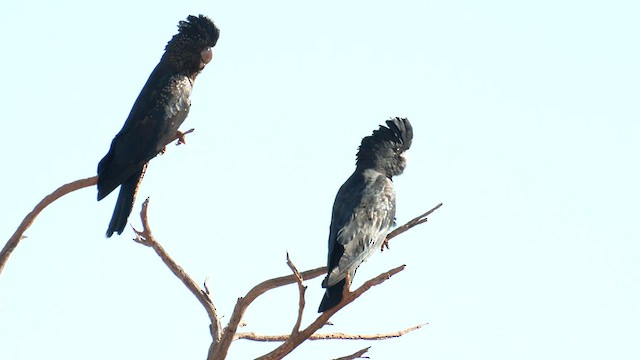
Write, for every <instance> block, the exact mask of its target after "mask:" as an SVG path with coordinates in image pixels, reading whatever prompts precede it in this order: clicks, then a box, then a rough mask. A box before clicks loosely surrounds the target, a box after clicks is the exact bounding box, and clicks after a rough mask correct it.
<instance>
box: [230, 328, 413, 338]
mask: <svg viewBox="0 0 640 360" xmlns="http://www.w3.org/2000/svg"><path fill="white" fill-rule="evenodd" d="M425 325H426V324H420V325H416V326H412V327H410V328H407V329H404V330H400V331H394V332H389V333H379V334H346V333H342V332H334V333H326V334H312V335H311V336H309V337H308V338H307V340H384V339H391V338H396V337H400V336H402V335H404V334H407V333H410V332H412V331H415V330H418V329H420V328H421V327H423V326H425ZM290 336H291V335H290V334H283V335H259V334H256V333H254V332H242V333H237V334H236V336H235V338H236V339H237V340H240V339H243V340H251V341H261V342H281V341H286V340H287V339H288V338H289V337H290Z"/></svg>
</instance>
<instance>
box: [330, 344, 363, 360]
mask: <svg viewBox="0 0 640 360" xmlns="http://www.w3.org/2000/svg"><path fill="white" fill-rule="evenodd" d="M369 349H371V346H369V347H366V348H364V349H362V350H358V351H356V352H354V353H353V354H351V355H347V356H343V357H339V358H336V359H333V360H354V359H369V357H368V356H362V355H364V354H366V353H367V351H369Z"/></svg>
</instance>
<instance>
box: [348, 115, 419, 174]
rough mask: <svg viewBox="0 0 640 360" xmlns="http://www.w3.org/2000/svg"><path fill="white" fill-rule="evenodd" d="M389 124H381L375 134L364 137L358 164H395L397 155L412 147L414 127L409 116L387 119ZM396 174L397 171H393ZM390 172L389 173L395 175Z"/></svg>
mask: <svg viewBox="0 0 640 360" xmlns="http://www.w3.org/2000/svg"><path fill="white" fill-rule="evenodd" d="M386 124H387V126H383V125H380V128H379V129H378V130H374V131H373V134H371V135H370V136H367V137H365V138H363V139H362V142H361V143H360V147H359V148H358V153H357V154H356V158H357V160H356V164H357V165H358V166H360V167H372V168H380V167H384V168H388V167H389V166H387V165H393V163H394V161H392V159H394V158H395V157H397V156H399V155H400V154H402V153H403V152H405V151H406V150H408V149H409V148H410V147H411V141H412V140H413V128H412V127H411V123H409V120H408V119H407V118H399V117H395V118H392V119H390V120H387V121H386ZM393 172H394V173H395V174H397V173H396V171H395V170H394V171H393ZM395 174H388V175H395Z"/></svg>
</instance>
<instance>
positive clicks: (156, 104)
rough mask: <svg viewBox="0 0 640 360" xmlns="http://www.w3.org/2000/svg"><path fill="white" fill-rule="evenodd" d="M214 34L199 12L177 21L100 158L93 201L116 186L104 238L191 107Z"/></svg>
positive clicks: (117, 225)
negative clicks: (106, 149) (120, 124)
mask: <svg viewBox="0 0 640 360" xmlns="http://www.w3.org/2000/svg"><path fill="white" fill-rule="evenodd" d="M219 35H220V30H218V28H217V27H216V26H215V25H214V23H213V21H211V20H210V19H209V18H208V17H206V16H204V15H200V16H197V17H196V16H192V15H190V16H189V17H187V21H180V23H179V25H178V33H177V34H176V35H174V36H173V38H171V40H170V41H169V43H167V46H166V47H165V52H164V54H163V55H162V58H161V59H160V63H158V65H157V66H156V68H155V69H154V70H153V72H152V73H151V75H150V76H149V79H148V80H147V83H146V84H145V85H144V87H143V88H142V91H141V92H140V95H138V99H137V100H136V102H135V103H134V104H133V108H132V109H131V112H130V113H129V117H128V118H127V120H126V121H125V123H124V126H123V127H122V130H120V132H119V133H118V134H117V135H116V136H115V137H114V138H113V141H112V142H111V148H110V149H109V152H108V153H107V155H105V157H104V158H102V160H100V163H99V164H98V201H100V200H102V199H103V198H104V197H105V196H107V195H109V194H110V193H111V192H112V191H113V190H115V188H117V187H118V186H119V185H120V186H121V187H120V195H118V201H117V202H116V207H115V209H114V211H113V216H112V217H111V222H110V223H109V227H108V229H107V237H111V235H113V233H114V232H118V234H121V233H122V231H123V230H124V227H125V226H126V224H127V219H128V217H129V214H130V213H131V209H132V207H133V203H134V201H135V197H136V192H137V190H138V186H139V185H140V182H141V180H142V177H143V176H144V171H145V169H146V167H147V163H148V162H149V160H151V159H153V158H154V157H155V156H156V155H158V153H160V152H162V151H163V149H164V147H165V145H167V143H169V142H170V141H171V140H173V139H175V137H176V135H178V134H180V133H179V132H178V128H179V127H180V125H181V124H182V122H183V121H184V120H185V119H186V117H187V114H188V113H189V107H190V106H191V100H190V96H191V90H192V88H193V82H194V81H195V79H196V76H198V74H199V73H200V71H202V69H204V67H205V65H207V64H208V63H209V61H211V58H212V57H213V52H212V50H211V48H212V47H213V46H215V45H216V42H217V41H218V37H219Z"/></svg>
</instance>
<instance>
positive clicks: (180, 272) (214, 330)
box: [133, 198, 222, 343]
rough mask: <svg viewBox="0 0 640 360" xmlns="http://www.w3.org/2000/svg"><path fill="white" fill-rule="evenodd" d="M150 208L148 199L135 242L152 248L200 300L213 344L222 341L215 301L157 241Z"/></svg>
mask: <svg viewBox="0 0 640 360" xmlns="http://www.w3.org/2000/svg"><path fill="white" fill-rule="evenodd" d="M148 207H149V198H147V199H146V200H145V201H144V203H142V210H141V211H140V220H142V231H138V230H136V229H133V231H134V232H135V233H136V237H135V238H134V239H133V241H135V242H137V243H139V244H142V245H145V246H149V247H151V248H152V249H153V250H155V252H156V254H158V256H160V258H161V259H162V261H163V262H164V263H165V265H167V267H168V268H169V270H171V272H173V274H174V275H175V276H176V277H177V278H178V279H180V280H181V281H182V283H183V284H184V285H185V286H186V287H187V288H188V289H189V290H190V291H191V293H192V294H193V295H194V296H195V297H196V298H197V299H198V301H199V302H200V304H202V306H203V307H204V309H205V311H206V312H207V315H209V320H211V325H210V331H211V337H212V338H213V343H216V342H218V341H219V340H220V337H221V335H222V333H221V331H220V330H221V328H222V326H221V325H220V318H219V317H218V313H217V311H216V307H215V305H213V301H212V300H211V297H210V296H209V294H208V293H207V291H205V290H202V289H201V288H200V286H198V284H197V283H196V282H195V281H193V279H192V278H191V277H190V276H189V274H187V273H186V271H184V269H183V268H182V267H181V266H180V265H178V264H177V263H176V262H175V261H174V260H173V259H172V258H171V257H170V256H169V254H167V252H166V250H165V249H164V248H163V247H162V246H161V245H160V244H159V243H158V242H157V241H156V239H155V237H154V236H153V234H152V232H151V226H150V225H149V218H148V216H147V210H148Z"/></svg>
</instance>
